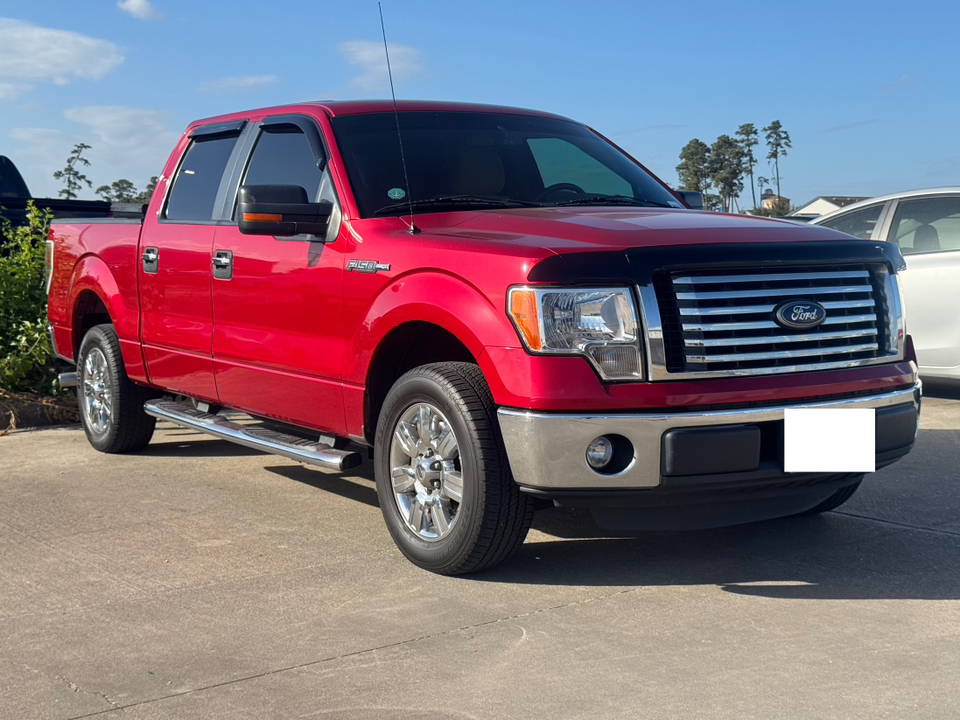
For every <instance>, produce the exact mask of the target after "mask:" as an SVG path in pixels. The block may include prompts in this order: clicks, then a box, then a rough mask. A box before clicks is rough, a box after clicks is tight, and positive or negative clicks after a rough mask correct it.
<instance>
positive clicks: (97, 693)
mask: <svg viewBox="0 0 960 720" xmlns="http://www.w3.org/2000/svg"><path fill="white" fill-rule="evenodd" d="M20 664H21V665H23V667H24V668H26V669H27V670H29V671H30V672H32V673H34V674H36V675H40V676H41V677H48V678H53V679H54V680H57V681H58V682H61V683H63V684H64V685H66V686H67V687H68V688H70V691H71V692H75V693H78V694H80V695H92V696H94V697H98V698H100V699H101V700H105V701H106V702H108V703H109V704H110V705H111V706H112V707H111V709H110V710H100V711H98V712H96V713H93V714H94V715H99V714H101V713H104V712H113V711H114V710H120V709H122V707H123V706H122V705H120V704H119V703H117V702H115V701H113V700H112V699H110V697H108V696H107V695H106V694H104V693H102V692H100V691H99V690H84V689H83V688H82V687H80V686H79V685H77V684H76V683H75V682H73V680H71V679H70V678H68V677H64V676H63V675H57V674H56V673H53V674H51V673H46V672H43V671H42V670H39V669H37V668H35V667H32V666H30V665H27V664H26V663H20Z"/></svg>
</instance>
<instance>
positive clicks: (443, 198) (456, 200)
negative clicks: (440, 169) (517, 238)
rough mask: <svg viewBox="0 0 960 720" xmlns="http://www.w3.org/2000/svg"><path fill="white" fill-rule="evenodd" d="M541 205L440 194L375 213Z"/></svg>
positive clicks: (510, 200) (508, 199)
mask: <svg viewBox="0 0 960 720" xmlns="http://www.w3.org/2000/svg"><path fill="white" fill-rule="evenodd" d="M480 206H483V207H540V203H535V202H528V201H526V200H512V199H510V198H500V197H493V196H488V195H438V196H437V197H432V198H423V199H419V200H412V201H408V202H399V203H394V204H393V205H385V206H384V207H382V208H380V209H379V210H376V211H375V212H374V215H389V214H392V213H395V212H397V211H398V210H399V211H400V212H403V211H404V210H409V209H410V208H411V207H414V208H427V207H436V208H449V207H480Z"/></svg>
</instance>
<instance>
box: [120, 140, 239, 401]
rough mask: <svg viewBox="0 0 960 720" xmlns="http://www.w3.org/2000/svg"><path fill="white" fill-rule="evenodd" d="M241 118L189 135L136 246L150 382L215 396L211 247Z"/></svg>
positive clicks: (213, 398) (200, 395)
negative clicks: (155, 212)
mask: <svg viewBox="0 0 960 720" xmlns="http://www.w3.org/2000/svg"><path fill="white" fill-rule="evenodd" d="M243 127H244V123H242V122H238V123H229V124H224V125H211V126H206V127H201V128H199V129H197V130H196V131H194V133H193V134H192V135H191V136H190V138H189V141H188V145H187V147H186V151H185V152H184V154H183V156H182V159H181V161H180V165H179V167H178V168H177V169H176V172H175V173H174V175H173V178H172V180H171V181H170V182H171V187H170V190H169V191H168V192H167V197H166V200H165V203H164V205H163V207H162V208H161V210H160V212H159V213H158V215H153V216H150V215H148V217H147V218H146V220H145V222H144V228H143V232H142V233H141V241H140V243H141V245H140V260H139V266H140V267H139V273H140V301H141V307H142V324H141V328H142V329H141V333H142V336H141V339H142V341H143V352H144V359H145V360H146V364H147V372H148V374H149V377H150V381H151V382H152V383H154V384H155V385H158V386H160V387H162V388H165V389H167V390H171V391H173V392H178V393H183V394H185V395H189V396H192V397H197V398H202V399H204V400H211V401H217V389H216V382H215V380H214V373H213V356H212V342H213V311H212V307H211V287H210V285H211V280H212V278H211V269H210V262H211V251H212V248H213V240H214V237H215V234H216V229H217V228H216V223H217V219H218V217H219V213H220V212H221V211H222V206H223V202H224V193H225V188H226V185H227V183H226V182H225V180H224V178H225V177H229V175H230V173H229V170H230V168H231V164H232V163H236V162H237V158H238V139H239V137H240V135H241V131H242V129H243Z"/></svg>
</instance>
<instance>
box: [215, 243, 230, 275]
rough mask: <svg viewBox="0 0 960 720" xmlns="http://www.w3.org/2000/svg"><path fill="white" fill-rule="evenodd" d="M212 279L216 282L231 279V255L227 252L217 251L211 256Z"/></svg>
mask: <svg viewBox="0 0 960 720" xmlns="http://www.w3.org/2000/svg"><path fill="white" fill-rule="evenodd" d="M213 277H215V278H216V279H217V280H232V279H233V253H232V252H230V251H229V250H217V251H216V252H215V253H214V254H213Z"/></svg>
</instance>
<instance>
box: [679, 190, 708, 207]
mask: <svg viewBox="0 0 960 720" xmlns="http://www.w3.org/2000/svg"><path fill="white" fill-rule="evenodd" d="M674 192H676V193H677V195H679V196H680V199H681V200H683V201H684V202H685V203H686V204H687V205H689V206H690V209H691V210H703V193H698V192H693V191H691V190H675V191H674Z"/></svg>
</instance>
